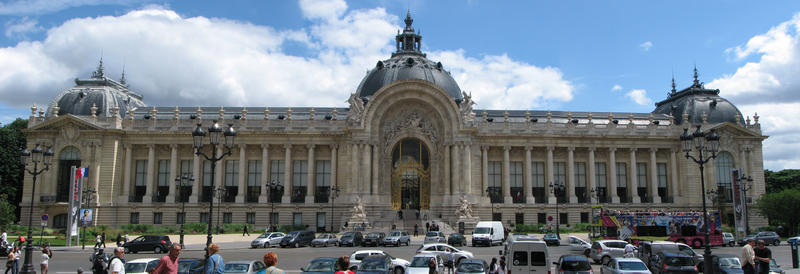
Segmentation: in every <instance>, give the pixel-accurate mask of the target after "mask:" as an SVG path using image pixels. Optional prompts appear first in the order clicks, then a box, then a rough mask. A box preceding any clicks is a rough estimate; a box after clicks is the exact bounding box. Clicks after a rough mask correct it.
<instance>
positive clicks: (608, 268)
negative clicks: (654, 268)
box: [600, 258, 651, 274]
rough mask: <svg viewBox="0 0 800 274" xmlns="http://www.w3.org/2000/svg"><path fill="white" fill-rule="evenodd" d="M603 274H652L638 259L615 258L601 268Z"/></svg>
mask: <svg viewBox="0 0 800 274" xmlns="http://www.w3.org/2000/svg"><path fill="white" fill-rule="evenodd" d="M600 273H602V274H618V273H619V274H622V273H625V274H651V272H650V269H648V268H647V266H646V265H644V262H642V260H639V259H638V258H614V259H611V260H610V261H608V263H606V264H603V265H602V266H601V268H600Z"/></svg>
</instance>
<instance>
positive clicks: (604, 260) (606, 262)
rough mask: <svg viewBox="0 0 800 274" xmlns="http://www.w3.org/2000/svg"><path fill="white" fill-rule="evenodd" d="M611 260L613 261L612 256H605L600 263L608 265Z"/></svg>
mask: <svg viewBox="0 0 800 274" xmlns="http://www.w3.org/2000/svg"><path fill="white" fill-rule="evenodd" d="M610 261H611V257H608V256H603V260H601V261H600V263H601V264H603V265H607V264H608V262H610Z"/></svg>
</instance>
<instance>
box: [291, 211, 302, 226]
mask: <svg viewBox="0 0 800 274" xmlns="http://www.w3.org/2000/svg"><path fill="white" fill-rule="evenodd" d="M292 224H293V225H302V224H303V213H292Z"/></svg>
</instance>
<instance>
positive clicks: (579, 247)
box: [569, 236, 592, 257]
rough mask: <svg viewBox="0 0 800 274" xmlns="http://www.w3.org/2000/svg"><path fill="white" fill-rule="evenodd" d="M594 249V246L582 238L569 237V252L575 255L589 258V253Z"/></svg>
mask: <svg viewBox="0 0 800 274" xmlns="http://www.w3.org/2000/svg"><path fill="white" fill-rule="evenodd" d="M591 249H592V245H591V244H589V243H588V242H586V241H584V240H583V239H581V238H578V237H575V236H569V250H570V251H573V252H574V253H578V254H583V255H584V256H586V257H589V252H590V251H591Z"/></svg>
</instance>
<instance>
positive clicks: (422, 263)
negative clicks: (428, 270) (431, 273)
mask: <svg viewBox="0 0 800 274" xmlns="http://www.w3.org/2000/svg"><path fill="white" fill-rule="evenodd" d="M431 259H433V257H430V256H424V257H414V258H413V259H411V265H409V267H428V262H429V261H430V260H431Z"/></svg>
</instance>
